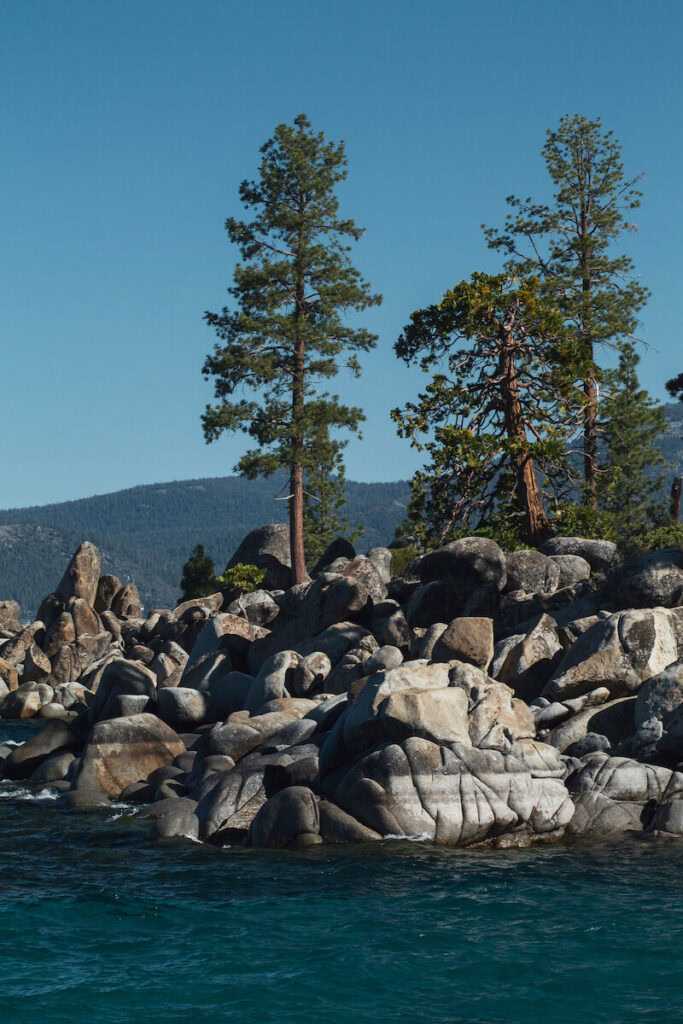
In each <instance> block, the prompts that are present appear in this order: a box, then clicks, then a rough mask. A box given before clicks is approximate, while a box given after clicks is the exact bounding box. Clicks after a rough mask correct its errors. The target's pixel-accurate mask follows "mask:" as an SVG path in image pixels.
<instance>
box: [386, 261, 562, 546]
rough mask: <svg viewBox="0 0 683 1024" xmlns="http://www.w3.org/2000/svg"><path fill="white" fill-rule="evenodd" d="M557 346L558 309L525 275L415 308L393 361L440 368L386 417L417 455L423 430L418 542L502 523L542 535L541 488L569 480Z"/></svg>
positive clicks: (464, 287) (471, 284)
mask: <svg viewBox="0 0 683 1024" xmlns="http://www.w3.org/2000/svg"><path fill="white" fill-rule="evenodd" d="M564 340H565V332H564V330H563V327H562V317H561V314H560V313H559V312H558V311H557V310H556V309H554V308H553V307H552V306H550V305H549V304H548V303H546V302H544V301H543V300H542V299H541V297H540V294H539V286H538V281H537V280H536V279H535V278H531V279H527V280H524V281H519V280H517V281H513V280H511V279H510V278H509V277H508V276H507V275H498V276H492V275H487V274H480V273H475V274H473V275H472V278H471V280H470V281H462V282H461V283H460V284H459V285H457V286H456V287H455V288H454V289H452V290H451V291H449V292H447V293H446V295H444V297H443V298H442V300H441V302H440V303H439V304H438V305H435V306H429V307H428V308H426V309H423V310H418V311H417V312H416V313H413V315H412V317H411V322H410V323H409V324H408V326H407V327H406V328H405V329H404V331H403V333H402V335H401V337H400V338H399V340H398V341H397V343H396V346H395V348H396V352H397V354H398V355H399V356H400V357H401V358H402V359H404V360H405V361H406V362H407V363H414V362H418V361H419V365H420V366H421V368H422V369H423V370H424V371H428V370H430V369H431V368H432V367H433V366H434V363H435V362H438V363H440V364H442V365H443V370H442V371H440V372H438V373H437V374H436V375H435V376H434V377H433V379H432V381H431V383H430V384H429V385H428V386H427V388H426V389H425V391H424V393H423V394H421V395H420V396H419V398H418V401H417V402H416V403H414V402H411V403H409V404H408V405H407V406H406V407H405V409H395V410H394V411H393V413H392V417H393V419H394V420H395V422H396V423H397V424H398V428H399V434H400V435H401V436H403V437H410V438H411V440H412V442H413V444H414V445H416V446H417V447H418V448H422V447H423V443H422V442H421V441H420V436H421V435H422V434H425V433H430V432H431V434H432V436H431V439H430V440H429V441H428V442H427V443H426V445H424V447H426V449H427V452H428V453H429V455H430V457H431V463H430V464H429V465H428V467H427V468H426V470H424V471H420V472H419V473H417V474H416V476H415V478H414V480H413V493H412V500H411V504H410V507H409V515H410V522H411V525H412V526H413V528H414V529H415V531H416V532H417V534H418V536H420V538H421V539H422V540H424V541H426V542H427V543H429V544H433V545H438V544H441V543H443V542H444V541H446V540H448V539H449V538H450V537H452V536H454V535H457V533H458V532H461V531H463V530H465V531H467V530H472V529H481V528H482V527H488V526H490V525H491V524H492V523H494V522H500V521H501V518H503V519H505V520H506V521H507V529H508V530H509V531H511V532H514V533H516V534H517V536H518V537H520V538H522V539H523V540H525V541H526V542H530V543H536V542H539V541H541V540H543V539H544V538H545V537H546V536H548V534H549V533H550V526H549V522H548V518H547V514H546V510H545V503H544V497H545V496H544V494H543V490H542V482H545V483H550V484H552V485H553V488H554V489H555V490H558V491H559V489H560V488H561V483H562V481H564V480H566V478H567V474H568V465H567V462H566V458H565V456H566V443H565V442H566V440H567V438H568V436H569V432H570V430H571V425H572V414H574V415H576V411H577V410H576V406H577V403H576V399H575V397H574V395H573V389H572V386H571V382H570V381H568V380H567V378H566V376H565V374H564V371H563V369H562V366H563V358H564V356H563V352H564V347H563V346H564ZM463 342H464V343H465V344H464V345H462V344H461V343H463ZM572 411H573V412H572ZM537 469H540V471H541V481H539V474H538V472H537Z"/></svg>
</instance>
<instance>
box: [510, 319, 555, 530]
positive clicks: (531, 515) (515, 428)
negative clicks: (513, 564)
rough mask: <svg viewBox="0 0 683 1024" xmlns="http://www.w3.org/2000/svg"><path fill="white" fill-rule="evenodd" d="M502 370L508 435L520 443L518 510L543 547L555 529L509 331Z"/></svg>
mask: <svg viewBox="0 0 683 1024" xmlns="http://www.w3.org/2000/svg"><path fill="white" fill-rule="evenodd" d="M500 369H501V374H500V376H501V388H502V398H503V403H504V407H505V426H506V430H507V435H508V437H509V438H510V439H511V440H514V441H517V442H519V447H518V449H517V451H516V452H515V453H514V454H513V456H512V462H513V465H514V468H515V473H516V475H517V481H516V487H515V493H516V499H517V507H518V508H519V510H520V512H521V513H522V514H523V517H524V518H523V523H524V525H523V533H524V535H525V539H526V540H527V541H528V542H529V543H531V544H541V543H542V542H543V541H544V540H547V539H548V537H549V536H550V535H551V533H552V530H551V528H550V523H549V522H548V517H547V516H546V514H545V509H544V508H543V499H542V498H541V492H540V490H539V487H538V480H537V478H536V467H535V466H534V460H533V459H532V457H531V455H530V453H529V441H528V438H527V433H526V426H525V422H524V413H523V411H522V406H521V403H520V400H519V389H518V387H517V373H516V370H515V359H514V351H513V338H512V335H511V333H510V332H509V331H506V332H505V334H504V336H503V348H502V351H501V362H500Z"/></svg>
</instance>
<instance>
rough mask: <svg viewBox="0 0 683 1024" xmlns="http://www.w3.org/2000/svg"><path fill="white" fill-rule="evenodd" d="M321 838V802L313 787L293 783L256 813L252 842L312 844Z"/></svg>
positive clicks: (250, 842) (281, 844)
mask: <svg viewBox="0 0 683 1024" xmlns="http://www.w3.org/2000/svg"><path fill="white" fill-rule="evenodd" d="M316 842H317V843H319V842H321V839H320V815H319V813H318V802H317V800H316V798H315V795H314V794H313V793H312V792H311V790H310V789H306V788H305V787H304V786H290V787H289V788H288V789H283V790H282V791H281V792H280V793H276V794H275V796H273V797H271V798H270V800H268V801H267V802H266V803H265V804H264V805H263V807H262V808H261V809H260V810H259V812H258V814H257V815H256V816H255V817H254V820H253V821H252V823H251V827H250V829H249V845H250V846H270V847H283V846H309V845H314V844H315V843H316Z"/></svg>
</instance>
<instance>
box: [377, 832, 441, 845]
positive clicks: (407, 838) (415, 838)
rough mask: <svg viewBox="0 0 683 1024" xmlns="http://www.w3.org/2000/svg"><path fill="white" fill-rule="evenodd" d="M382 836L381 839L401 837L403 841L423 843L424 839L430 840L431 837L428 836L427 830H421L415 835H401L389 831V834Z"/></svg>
mask: <svg viewBox="0 0 683 1024" xmlns="http://www.w3.org/2000/svg"><path fill="white" fill-rule="evenodd" d="M382 838H383V839H402V840H403V841H404V842H405V841H407V842H409V843H424V842H425V841H428V840H430V839H431V838H432V837H431V836H430V834H429V832H421V833H420V835H417V836H404V835H401V834H400V833H396V834H394V833H392V832H390V833H389V835H386V836H383V837H382Z"/></svg>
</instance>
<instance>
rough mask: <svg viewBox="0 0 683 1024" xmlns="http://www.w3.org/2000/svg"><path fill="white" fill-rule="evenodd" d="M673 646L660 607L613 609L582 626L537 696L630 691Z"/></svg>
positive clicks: (672, 653)
mask: <svg viewBox="0 0 683 1024" xmlns="http://www.w3.org/2000/svg"><path fill="white" fill-rule="evenodd" d="M677 656H678V647H677V644H676V637H675V633H674V630H673V626H672V623H671V617H670V615H669V613H668V612H667V611H666V610H665V609H663V608H655V609H653V610H651V611H650V610H642V611H639V610H631V611H625V612H617V613H615V614H613V615H610V616H608V617H607V618H605V619H601V620H599V621H598V622H596V623H595V625H594V626H591V628H590V629H587V630H586V632H585V633H583V634H582V635H581V636H580V637H579V638H578V640H577V641H576V642H575V643H574V645H573V646H572V647H571V648H570V649H569V650H568V651H567V653H566V654H565V655H564V657H563V659H562V661H561V662H560V664H559V665H558V667H557V669H556V670H555V672H554V673H553V675H552V676H551V678H550V679H549V680H548V682H547V684H546V686H545V688H544V690H543V696H544V697H547V698H548V700H551V701H553V700H559V701H563V700H565V698H567V697H578V696H580V695H581V694H583V693H587V692H588V691H589V690H593V689H595V688H596V687H597V686H606V687H607V688H608V689H609V691H610V693H611V695H612V696H613V697H619V696H622V695H623V694H627V693H633V692H635V691H636V690H637V689H639V687H640V685H641V684H642V683H643V682H644V681H645V680H646V679H649V678H651V677H652V676H654V675H657V674H658V673H659V672H661V671H662V670H663V669H665V668H666V667H667V665H670V664H671V662H673V661H676V659H677Z"/></svg>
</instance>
